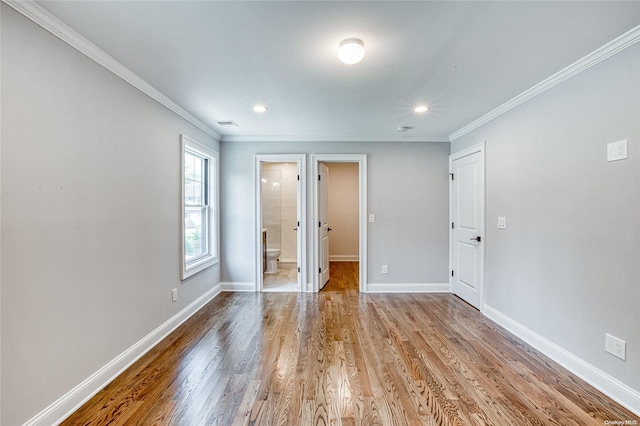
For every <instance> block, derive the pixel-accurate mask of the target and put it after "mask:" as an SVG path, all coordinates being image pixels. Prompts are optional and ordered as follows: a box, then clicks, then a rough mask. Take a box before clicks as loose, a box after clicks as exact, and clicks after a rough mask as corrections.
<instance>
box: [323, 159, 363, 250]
mask: <svg viewBox="0 0 640 426" xmlns="http://www.w3.org/2000/svg"><path fill="white" fill-rule="evenodd" d="M326 165H327V167H328V168H329V184H328V202H329V209H328V212H327V214H328V216H329V226H330V227H331V229H332V231H331V243H330V244H329V259H331V260H338V261H340V260H358V237H359V235H358V219H359V213H358V191H359V186H358V185H359V183H358V163H326Z"/></svg>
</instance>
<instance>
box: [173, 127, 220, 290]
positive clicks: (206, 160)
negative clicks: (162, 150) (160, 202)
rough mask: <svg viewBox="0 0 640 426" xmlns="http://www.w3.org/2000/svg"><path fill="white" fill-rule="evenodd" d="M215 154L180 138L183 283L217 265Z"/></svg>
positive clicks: (184, 137)
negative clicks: (188, 278) (186, 279)
mask: <svg viewBox="0 0 640 426" xmlns="http://www.w3.org/2000/svg"><path fill="white" fill-rule="evenodd" d="M217 176H218V154H217V153H216V152H215V151H212V150H211V149H209V148H207V147H206V146H204V145H201V144H199V143H197V142H196V141H194V140H192V139H190V138H188V137H187V136H184V135H182V279H185V278H187V277H190V276H191V275H193V274H195V273H196V272H200V271H202V270H203V269H205V268H208V267H209V266H211V265H213V264H215V263H216V262H217V261H218V223H217V217H218V215H217V210H218V206H217Z"/></svg>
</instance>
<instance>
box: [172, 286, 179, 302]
mask: <svg viewBox="0 0 640 426" xmlns="http://www.w3.org/2000/svg"><path fill="white" fill-rule="evenodd" d="M176 300H178V289H177V288H174V289H173V290H171V301H172V302H175V301H176Z"/></svg>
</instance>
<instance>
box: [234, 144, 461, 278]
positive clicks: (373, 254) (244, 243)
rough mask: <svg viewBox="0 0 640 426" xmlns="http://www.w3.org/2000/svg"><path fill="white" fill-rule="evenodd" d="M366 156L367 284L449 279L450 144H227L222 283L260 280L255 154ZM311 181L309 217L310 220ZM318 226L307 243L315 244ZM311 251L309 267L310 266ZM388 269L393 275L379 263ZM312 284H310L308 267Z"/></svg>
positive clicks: (309, 233) (309, 229)
mask: <svg viewBox="0 0 640 426" xmlns="http://www.w3.org/2000/svg"><path fill="white" fill-rule="evenodd" d="M305 153H306V154H308V155H307V161H308V164H307V170H313V167H312V165H311V154H330V153H337V154H354V153H355V154H367V169H368V203H369V208H368V211H369V213H375V214H376V223H372V224H368V245H369V248H368V255H369V259H368V260H369V270H368V276H369V282H370V283H383V284H384V283H390V284H393V283H418V284H421V283H447V282H448V262H449V261H448V247H449V242H448V220H449V219H448V215H449V208H448V190H449V183H448V177H449V175H448V155H449V144H448V143H402V142H391V143H378V142H376V143H361V142H358V143H355V142H354V143H348V144H345V143H341V142H322V143H316V142H268V143H267V142H263V143H260V142H257V143H254V142H222V143H221V157H222V159H223V160H222V174H221V185H222V188H221V197H222V198H221V208H222V210H221V216H222V218H221V220H222V223H224V226H223V228H222V252H223V253H224V254H225V256H224V259H223V260H222V281H225V282H237V283H246V282H254V279H255V271H254V269H255V266H254V264H255V261H254V256H255V255H254V253H255V248H254V244H255V236H254V235H253V234H254V229H255V218H254V216H255V215H254V210H255V208H254V206H255V204H254V203H255V202H254V189H253V188H254V171H253V165H254V156H255V155H256V154H305ZM313 183H314V181H313V180H312V179H308V182H307V184H308V187H307V194H308V197H307V200H308V205H307V215H308V223H309V224H310V225H311V221H312V218H313V209H312V203H313V197H312V196H311V195H312V193H313V192H312V185H313ZM312 231H313V229H312V228H311V226H309V227H308V229H307V239H308V241H309V242H311V241H313V234H312ZM311 256H312V254H311V250H309V259H307V264H308V265H309V266H311V265H312V259H311ZM383 263H384V264H388V265H389V274H386V275H382V274H381V273H380V265H382V264H383ZM308 271H309V276H307V277H306V278H307V283H311V282H312V272H313V271H311V268H310V267H309V268H308Z"/></svg>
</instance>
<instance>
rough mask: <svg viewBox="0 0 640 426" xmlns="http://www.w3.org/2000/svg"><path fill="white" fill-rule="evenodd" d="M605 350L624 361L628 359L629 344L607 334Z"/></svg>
mask: <svg viewBox="0 0 640 426" xmlns="http://www.w3.org/2000/svg"><path fill="white" fill-rule="evenodd" d="M604 349H605V350H606V351H607V352H609V353H610V354H611V355H613V356H616V357H618V358H620V359H621V360H623V361H624V360H625V359H626V358H627V342H625V341H624V340H621V339H618V338H617V337H615V336H612V335H610V334H609V333H606V334H605V344H604Z"/></svg>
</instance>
